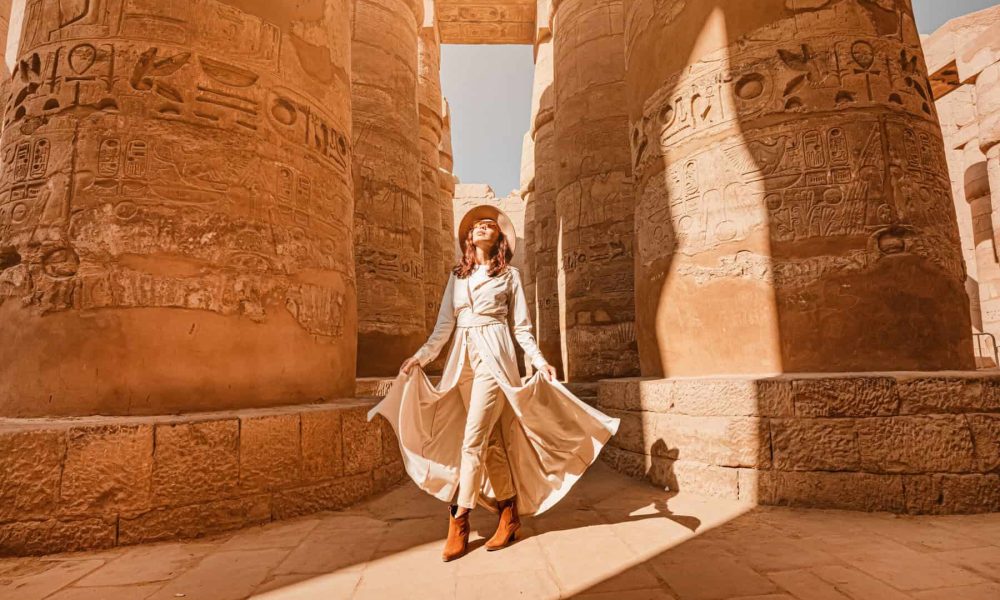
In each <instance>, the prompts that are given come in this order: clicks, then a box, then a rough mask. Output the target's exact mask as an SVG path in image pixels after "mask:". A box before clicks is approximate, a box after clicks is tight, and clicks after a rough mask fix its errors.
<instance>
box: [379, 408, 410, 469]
mask: <svg viewBox="0 0 1000 600" xmlns="http://www.w3.org/2000/svg"><path fill="white" fill-rule="evenodd" d="M375 420H376V421H378V424H379V428H380V429H381V433H380V435H381V436H382V464H383V465H387V464H390V463H394V462H399V461H401V460H403V455H402V454H401V453H400V450H399V438H397V437H396V431H395V430H394V429H393V428H392V425H390V424H389V420H388V419H386V418H385V417H383V416H382V415H378V416H377V417H375Z"/></svg>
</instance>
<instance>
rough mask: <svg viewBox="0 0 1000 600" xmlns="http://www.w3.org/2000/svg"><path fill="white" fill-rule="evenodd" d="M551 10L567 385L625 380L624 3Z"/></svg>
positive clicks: (629, 216)
mask: <svg viewBox="0 0 1000 600" xmlns="http://www.w3.org/2000/svg"><path fill="white" fill-rule="evenodd" d="M552 14H553V18H552V30H553V40H554V50H553V52H554V63H553V64H554V72H555V78H554V85H553V86H552V91H553V95H554V104H555V106H556V107H558V108H557V110H556V111H555V120H554V124H555V133H554V139H555V151H556V154H555V156H556V159H555V160H556V164H557V165H558V172H557V173H558V174H557V184H556V193H555V206H556V215H557V218H558V223H559V230H560V231H561V236H562V237H561V248H560V251H561V255H560V256H559V278H560V280H559V281H560V286H561V296H560V299H561V300H562V305H563V311H564V312H563V319H564V322H563V323H562V332H563V335H564V336H565V344H564V349H563V352H564V361H565V364H564V365H563V366H564V368H565V371H566V376H567V378H568V379H569V380H571V381H572V380H578V379H583V380H595V379H600V378H602V377H627V376H630V375H635V374H638V368H637V367H638V358H639V356H638V348H637V345H636V326H635V311H636V308H635V304H636V303H635V299H636V296H635V292H636V281H635V267H634V260H635V254H634V208H635V204H634V194H633V181H632V169H631V163H630V153H629V141H628V116H627V114H626V110H627V105H626V102H625V61H624V56H625V41H624V31H623V28H622V2H621V0H561V1H558V2H553V3H552ZM536 139H537V138H536ZM540 271H541V269H540ZM540 276H542V274H541V273H540ZM649 374H653V373H649Z"/></svg>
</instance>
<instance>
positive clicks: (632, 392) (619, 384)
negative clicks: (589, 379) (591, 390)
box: [597, 378, 661, 410]
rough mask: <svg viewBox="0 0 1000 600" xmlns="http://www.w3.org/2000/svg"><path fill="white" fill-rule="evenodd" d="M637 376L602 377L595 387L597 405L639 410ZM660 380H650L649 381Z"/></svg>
mask: <svg viewBox="0 0 1000 600" xmlns="http://www.w3.org/2000/svg"><path fill="white" fill-rule="evenodd" d="M641 381H642V380H641V379H638V378H624V379H602V380H601V381H600V382H599V384H598V388H597V406H598V408H600V409H601V410H603V409H606V408H611V409H616V410H639V408H640V406H639V393H640V382H641ZM659 381H661V380H652V381H650V383H653V382H659Z"/></svg>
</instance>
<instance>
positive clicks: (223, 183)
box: [0, 0, 356, 417]
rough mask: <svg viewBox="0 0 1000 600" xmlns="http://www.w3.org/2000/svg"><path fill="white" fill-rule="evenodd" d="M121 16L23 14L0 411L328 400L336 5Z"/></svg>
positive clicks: (344, 103) (341, 108) (3, 179)
mask: <svg viewBox="0 0 1000 600" xmlns="http://www.w3.org/2000/svg"><path fill="white" fill-rule="evenodd" d="M234 4H238V5H239V7H240V8H237V7H235V6H234ZM128 6H129V7H131V8H126V7H125V6H124V5H123V4H122V3H108V2H75V3H68V4H67V3H65V2H58V1H55V0H32V1H31V2H29V3H28V6H27V10H26V14H25V22H24V29H23V36H22V38H21V43H20V49H21V51H20V60H19V62H18V64H17V66H16V73H15V76H14V78H13V83H12V86H13V88H12V96H11V97H12V100H11V102H10V103H9V105H8V107H7V111H6V118H5V124H6V127H5V128H4V132H3V137H2V140H0V146H2V152H3V156H4V161H5V162H4V165H3V166H2V170H0V171H2V173H0V323H3V326H2V327H0V381H3V385H2V386H0V415H4V416H22V417H23V416H65V415H89V414H108V415H128V414H158V413H169V412H179V411H195V410H209V409H211V410H214V409H223V408H234V407H240V408H246V407H252V406H262V405H273V404H294V403H302V402H315V401H317V400H320V399H324V398H335V397H342V396H347V395H349V394H350V392H351V388H352V386H353V379H354V370H355V327H356V325H355V282H354V264H353V262H352V261H351V245H352V229H353V225H352V218H353V215H352V214H351V206H352V201H351V196H352V191H351V189H352V186H351V181H350V169H351V141H350V130H351V108H350V100H351V99H350V94H349V89H350V81H349V80H348V77H347V73H348V72H349V69H350V64H349V62H348V57H349V46H348V44H349V39H350V34H349V20H348V4H347V1H346V0H321V1H319V2H314V3H312V4H310V8H302V9H289V8H287V7H281V6H279V5H278V4H276V3H274V2H270V1H265V0H253V1H251V0H246V1H242V2H239V3H233V2H229V3H227V2H221V1H215V0H177V1H174V2H141V3H131V4H129V5H128ZM140 6H141V9H140V8H139V7H140Z"/></svg>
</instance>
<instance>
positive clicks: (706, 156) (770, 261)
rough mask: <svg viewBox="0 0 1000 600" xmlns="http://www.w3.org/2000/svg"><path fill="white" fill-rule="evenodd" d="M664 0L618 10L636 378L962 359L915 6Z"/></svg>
mask: <svg viewBox="0 0 1000 600" xmlns="http://www.w3.org/2000/svg"><path fill="white" fill-rule="evenodd" d="M666 4H667V6H666V7H664V6H662V3H658V2H654V1H653V0H629V1H627V2H626V9H627V10H626V20H625V28H626V39H627V59H626V60H627V68H628V91H629V111H630V120H631V126H632V130H631V143H632V148H633V161H634V168H635V173H636V180H637V181H636V185H637V194H638V207H637V212H636V219H637V222H638V223H639V227H638V233H637V235H638V275H637V297H638V306H639V319H638V324H639V327H638V329H639V331H640V334H641V338H640V348H641V353H642V364H643V373H644V374H649V375H656V374H667V375H670V376H675V375H708V374H737V373H755V372H782V371H784V372H799V371H804V372H809V371H820V372H830V371H873V370H920V369H926V370H936V369H966V368H970V367H971V366H972V352H971V348H972V343H971V340H970V321H969V310H968V298H967V296H966V293H965V289H964V275H965V274H964V271H963V266H962V254H961V247H960V242H959V234H958V230H957V228H956V226H955V211H954V207H953V205H952V198H951V190H950V185H949V181H948V173H947V164H946V162H945V158H944V151H943V150H944V149H943V145H942V141H941V130H940V127H939V125H938V119H937V112H936V110H935V107H934V103H933V99H932V98H931V88H930V83H929V81H928V76H927V69H926V66H925V64H924V59H923V55H922V51H921V47H920V41H919V38H918V36H917V33H916V28H915V26H914V22H913V17H912V11H911V7H910V5H909V2H908V1H906V0H894V1H885V2H867V1H861V0H830V1H825V2H808V3H788V2H785V1H779V0H768V1H762V2H754V3H746V2H741V1H736V0H715V1H712V2H697V3H696V2H685V1H683V0H676V1H672V2H668V3H666ZM677 48H685V49H690V50H689V51H687V52H676V49H677Z"/></svg>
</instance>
